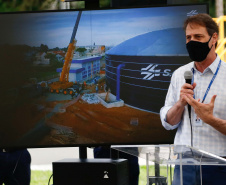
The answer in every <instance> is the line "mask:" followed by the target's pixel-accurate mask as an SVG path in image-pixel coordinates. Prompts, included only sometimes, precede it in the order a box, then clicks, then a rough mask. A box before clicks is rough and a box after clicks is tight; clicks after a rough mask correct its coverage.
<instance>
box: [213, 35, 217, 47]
mask: <svg viewBox="0 0 226 185" xmlns="http://www.w3.org/2000/svg"><path fill="white" fill-rule="evenodd" d="M212 38H213V45H214V46H215V44H216V43H217V40H218V34H217V32H215V33H214V34H213V36H212Z"/></svg>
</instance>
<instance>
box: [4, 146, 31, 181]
mask: <svg viewBox="0 0 226 185" xmlns="http://www.w3.org/2000/svg"><path fill="white" fill-rule="evenodd" d="M30 163H31V156H30V153H29V152H28V150H27V149H17V150H13V149H1V148H0V185H2V183H4V184H5V185H29V184H30V176H31V170H30Z"/></svg>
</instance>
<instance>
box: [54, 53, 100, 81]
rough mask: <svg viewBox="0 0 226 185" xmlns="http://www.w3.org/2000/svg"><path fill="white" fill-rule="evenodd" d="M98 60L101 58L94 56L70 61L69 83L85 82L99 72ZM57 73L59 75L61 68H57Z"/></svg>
mask: <svg viewBox="0 0 226 185" xmlns="http://www.w3.org/2000/svg"><path fill="white" fill-rule="evenodd" d="M100 59H101V56H94V57H89V58H80V59H75V60H72V61H71V67H70V71H69V82H75V81H77V82H81V81H85V80H88V79H89V78H91V77H93V76H94V75H95V74H97V73H98V72H100ZM57 72H59V73H61V72H62V68H57Z"/></svg>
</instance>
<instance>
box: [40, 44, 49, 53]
mask: <svg viewBox="0 0 226 185" xmlns="http://www.w3.org/2000/svg"><path fill="white" fill-rule="evenodd" d="M48 50H49V48H48V46H47V45H45V44H41V46H40V52H45V53H46V52H47V51H48Z"/></svg>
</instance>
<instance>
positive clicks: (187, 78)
mask: <svg viewBox="0 0 226 185" xmlns="http://www.w3.org/2000/svg"><path fill="white" fill-rule="evenodd" d="M192 76H193V74H192V72H191V71H185V72H184V79H185V82H186V83H188V84H191V81H192ZM188 114H189V118H191V105H189V104H188Z"/></svg>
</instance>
